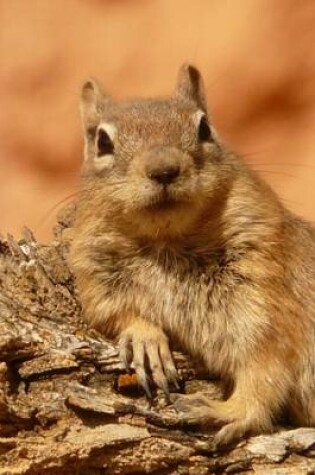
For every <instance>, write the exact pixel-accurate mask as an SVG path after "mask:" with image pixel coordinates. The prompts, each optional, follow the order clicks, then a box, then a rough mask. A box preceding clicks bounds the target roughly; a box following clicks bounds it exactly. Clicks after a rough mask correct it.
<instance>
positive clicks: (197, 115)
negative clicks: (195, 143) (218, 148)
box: [193, 109, 206, 127]
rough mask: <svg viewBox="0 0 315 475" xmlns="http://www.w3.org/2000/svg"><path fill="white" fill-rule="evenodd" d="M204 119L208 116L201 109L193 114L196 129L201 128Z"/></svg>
mask: <svg viewBox="0 0 315 475" xmlns="http://www.w3.org/2000/svg"><path fill="white" fill-rule="evenodd" d="M203 117H206V114H205V113H204V112H203V111H202V110H200V109H199V110H198V111H197V112H195V113H194V114H193V121H194V124H195V126H196V127H198V126H199V124H200V121H201V119H202V118H203Z"/></svg>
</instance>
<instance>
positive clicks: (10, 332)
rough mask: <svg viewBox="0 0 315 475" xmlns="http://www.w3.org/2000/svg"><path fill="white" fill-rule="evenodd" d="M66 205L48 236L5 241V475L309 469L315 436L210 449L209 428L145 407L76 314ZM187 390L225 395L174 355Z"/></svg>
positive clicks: (284, 434)
mask: <svg viewBox="0 0 315 475" xmlns="http://www.w3.org/2000/svg"><path fill="white" fill-rule="evenodd" d="M72 216H73V209H72V208H71V207H70V208H68V209H67V210H65V212H64V213H63V214H62V215H61V216H60V217H59V222H58V224H57V226H56V229H55V240H54V241H53V242H52V243H51V244H50V245H40V244H38V243H37V242H36V239H35V238H34V236H33V235H32V233H31V231H29V230H27V229H25V230H24V231H23V238H22V239H21V240H20V241H19V242H16V241H15V240H14V239H13V238H12V237H10V236H9V237H8V238H7V239H3V238H2V239H0V475H4V474H6V475H9V474H16V475H26V474H27V475H35V474H40V475H48V474H56V473H58V474H59V475H63V474H74V473H76V474H87V475H89V474H91V475H100V474H127V473H128V474H130V473H134V474H141V473H157V474H158V473H160V474H173V475H175V474H177V475H180V474H181V475H183V474H187V475H188V474H189V475H195V474H196V475H197V474H201V475H202V474H208V473H213V474H221V473H229V474H232V473H240V474H248V473H255V474H260V475H262V474H271V475H272V474H274V475H289V474H315V429H312V428H297V429H292V428H291V429H289V428H281V429H279V430H278V431H277V432H275V433H274V434H271V435H263V436H257V437H252V438H250V439H246V440H245V439H244V440H242V441H241V442H239V443H238V444H237V445H235V446H233V447H230V448H229V449H226V450H224V451H221V452H214V451H213V449H212V445H211V441H212V437H213V431H211V430H209V431H201V430H200V429H199V430H198V429H196V428H195V429H194V428H193V427H189V426H187V425H185V424H184V422H183V420H182V419H181V415H180V414H178V413H177V412H176V411H175V409H174V407H173V406H172V404H170V403H169V401H167V400H166V399H165V397H164V396H163V394H161V393H160V392H157V393H156V394H155V397H154V399H153V401H152V402H151V403H149V402H148V401H147V400H146V399H145V397H144V394H143V393H142V391H141V390H140V389H139V388H138V385H137V381H136V378H135V376H134V375H127V374H125V373H124V371H123V369H122V367H121V364H120V362H119V359H118V353H117V350H116V348H115V346H114V345H113V343H111V342H109V341H106V340H105V339H104V337H103V336H102V335H100V334H99V333H97V332H96V331H94V330H91V329H88V328H87V326H86V325H85V323H84V322H83V321H82V319H81V308H80V304H79V302H78V299H77V294H76V289H75V283H74V280H73V277H72V275H71V273H70V271H69V269H68V266H67V263H66V258H67V252H68V247H69V240H70V239H71V217H72ZM175 361H176V365H177V367H178V369H179V374H180V378H181V384H182V389H183V390H184V391H185V392H195V391H197V390H198V391H203V392H207V393H210V394H212V396H213V397H220V395H221V390H220V384H219V383H218V382H214V381H210V380H207V379H206V377H205V375H204V374H203V373H202V371H199V372H198V373H197V372H196V369H195V366H196V365H195V366H194V363H193V362H191V361H189V359H188V358H186V357H185V356H184V355H182V354H180V353H175Z"/></svg>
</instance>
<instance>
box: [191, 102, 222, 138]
mask: <svg viewBox="0 0 315 475" xmlns="http://www.w3.org/2000/svg"><path fill="white" fill-rule="evenodd" d="M203 118H205V119H207V115H206V114H205V113H204V111H202V110H200V109H199V110H198V111H197V112H195V113H194V114H193V121H194V124H195V126H196V128H197V129H198V127H199V125H200V122H201V121H202V119H203ZM207 122H208V120H207ZM208 125H209V129H210V132H211V137H212V138H213V139H214V140H215V141H218V140H219V137H218V134H217V131H216V129H215V128H214V127H213V125H212V124H209V123H208Z"/></svg>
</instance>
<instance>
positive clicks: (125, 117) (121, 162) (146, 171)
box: [81, 64, 226, 237]
mask: <svg viewBox="0 0 315 475" xmlns="http://www.w3.org/2000/svg"><path fill="white" fill-rule="evenodd" d="M81 115H82V122H83V127H84V136H85V160H84V164H83V179H85V180H86V189H88V190H90V196H91V195H93V194H94V195H95V194H97V195H98V200H97V202H98V203H101V205H102V203H103V204H104V210H105V209H106V212H107V215H108V214H110V213H112V217H113V219H115V220H117V219H118V220H119V221H120V222H121V223H124V224H125V225H126V224H129V226H126V228H128V229H129V231H130V227H132V232H134V233H136V234H138V235H139V236H147V237H153V236H165V235H167V236H174V235H178V234H182V233H184V232H185V231H187V230H188V229H189V228H191V227H192V226H193V224H194V221H195V220H196V218H197V217H198V216H200V215H201V214H202V211H203V209H204V207H205V206H206V204H205V203H206V201H208V200H209V198H211V196H212V195H213V194H214V193H217V192H218V190H219V187H220V181H222V179H225V177H226V173H224V172H223V170H224V163H223V161H224V152H223V151H222V147H221V144H220V143H219V142H218V139H217V137H216V134H215V132H214V130H213V128H212V126H211V125H210V123H209V116H208V113H207V105H206V97H205V90H204V84H203V80H202V77H201V75H200V73H199V71H198V70H197V69H196V68H195V67H193V66H191V65H186V64H184V65H183V66H182V67H181V68H180V70H179V74H178V79H177V84H176V88H175V92H174V94H173V95H172V96H171V97H170V98H168V99H154V100H153V99H140V100H133V101H125V102H120V103H116V102H114V101H113V100H112V99H111V98H110V97H109V96H108V95H106V94H105V93H104V92H103V90H102V88H101V86H100V85H99V84H98V83H97V82H96V81H95V80H89V81H87V82H86V83H85V84H84V86H83V89H82V95H81ZM92 199H93V198H92ZM98 206H99V205H98Z"/></svg>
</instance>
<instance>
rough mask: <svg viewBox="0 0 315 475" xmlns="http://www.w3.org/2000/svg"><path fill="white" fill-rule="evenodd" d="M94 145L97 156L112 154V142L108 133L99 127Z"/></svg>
mask: <svg viewBox="0 0 315 475" xmlns="http://www.w3.org/2000/svg"><path fill="white" fill-rule="evenodd" d="M96 146H97V156H98V157H101V156H102V155H113V153H114V144H113V142H112V140H111V138H110V136H109V135H108V133H107V132H105V130H103V129H99V131H98V137H97V141H96Z"/></svg>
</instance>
